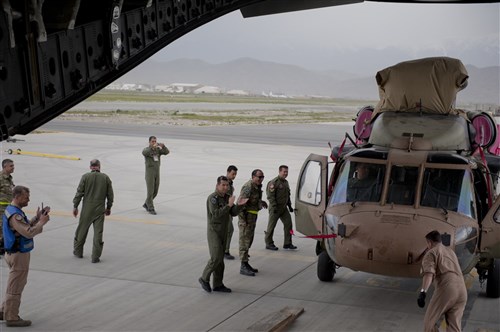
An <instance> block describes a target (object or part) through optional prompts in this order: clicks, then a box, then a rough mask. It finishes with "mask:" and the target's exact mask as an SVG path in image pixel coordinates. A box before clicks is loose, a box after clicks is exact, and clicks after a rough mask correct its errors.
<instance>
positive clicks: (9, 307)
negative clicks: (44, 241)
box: [0, 186, 50, 327]
mask: <svg viewBox="0 0 500 332" xmlns="http://www.w3.org/2000/svg"><path fill="white" fill-rule="evenodd" d="M12 196H13V198H12V202H11V203H10V205H8V206H7V208H6V209H5V214H4V215H3V220H2V222H3V230H2V231H3V238H4V245H5V262H6V263H7V265H9V268H10V271H9V279H8V280H7V289H6V291H5V297H4V301H3V303H2V308H1V310H0V319H1V320H4V319H5V320H6V325H7V326H9V327H23V326H30V325H31V321H30V320H24V319H22V318H21V317H19V306H20V305H21V294H22V292H23V290H24V286H25V285H26V282H27V281H28V271H29V266H30V251H31V250H33V247H34V242H33V237H34V236H35V235H37V234H40V233H41V232H42V230H43V226H45V224H46V223H47V222H48V221H49V219H50V218H49V212H50V208H49V207H48V206H46V207H45V208H42V209H40V208H38V209H37V211H36V216H35V217H33V218H32V219H31V220H29V219H28V217H26V214H24V212H23V210H22V208H23V207H25V206H28V202H29V201H30V190H29V189H28V188H26V187H23V186H16V187H14V189H13V190H12Z"/></svg>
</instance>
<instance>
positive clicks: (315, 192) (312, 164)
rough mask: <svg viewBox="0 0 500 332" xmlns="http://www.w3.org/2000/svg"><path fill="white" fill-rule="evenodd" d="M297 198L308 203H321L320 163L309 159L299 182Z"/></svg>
mask: <svg viewBox="0 0 500 332" xmlns="http://www.w3.org/2000/svg"><path fill="white" fill-rule="evenodd" d="M299 200H300V201H302V202H305V203H308V204H313V205H319V204H320V203H321V164H320V163H319V162H317V161H309V162H308V163H307V166H306V168H305V171H304V172H303V173H302V177H301V178H300V183H299Z"/></svg>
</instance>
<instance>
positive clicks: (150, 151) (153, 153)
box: [142, 136, 170, 214]
mask: <svg viewBox="0 0 500 332" xmlns="http://www.w3.org/2000/svg"><path fill="white" fill-rule="evenodd" d="M169 153H170V151H169V150H168V149H167V147H166V146H165V144H163V143H157V142H156V137H155V136H150V137H149V146H148V147H145V148H144V149H143V150H142V155H143V156H144V161H145V163H146V187H147V195H146V201H145V202H144V204H143V205H142V207H143V208H145V209H146V211H148V212H149V213H151V214H156V210H155V207H154V205H153V199H155V197H156V195H158V189H159V188H160V164H161V160H160V158H161V156H162V155H167V154H169Z"/></svg>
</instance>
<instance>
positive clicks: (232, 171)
mask: <svg viewBox="0 0 500 332" xmlns="http://www.w3.org/2000/svg"><path fill="white" fill-rule="evenodd" d="M237 174H238V168H237V167H236V166H234V165H229V167H228V168H227V174H226V177H227V180H228V182H229V190H228V191H227V194H228V195H229V196H233V195H234V186H233V181H234V179H236V175H237ZM233 233H234V226H233V216H231V215H230V216H229V224H228V225H227V237H226V248H225V251H224V258H225V259H234V256H233V255H231V253H230V252H229V249H230V248H231V238H232V237H233Z"/></svg>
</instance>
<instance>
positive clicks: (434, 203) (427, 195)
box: [420, 168, 476, 219]
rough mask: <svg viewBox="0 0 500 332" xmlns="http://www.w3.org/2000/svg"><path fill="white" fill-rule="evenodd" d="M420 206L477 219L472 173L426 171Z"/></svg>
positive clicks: (445, 170)
mask: <svg viewBox="0 0 500 332" xmlns="http://www.w3.org/2000/svg"><path fill="white" fill-rule="evenodd" d="M420 205H422V206H428V207H434V208H440V209H446V210H448V211H455V212H459V213H462V214H464V215H466V216H469V217H471V218H474V219H475V218H476V209H475V203H474V191H473V184H472V176H471V174H470V172H469V171H467V170H462V169H438V168H428V169H426V170H425V173H424V183H423V187H422V197H421V202H420Z"/></svg>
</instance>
